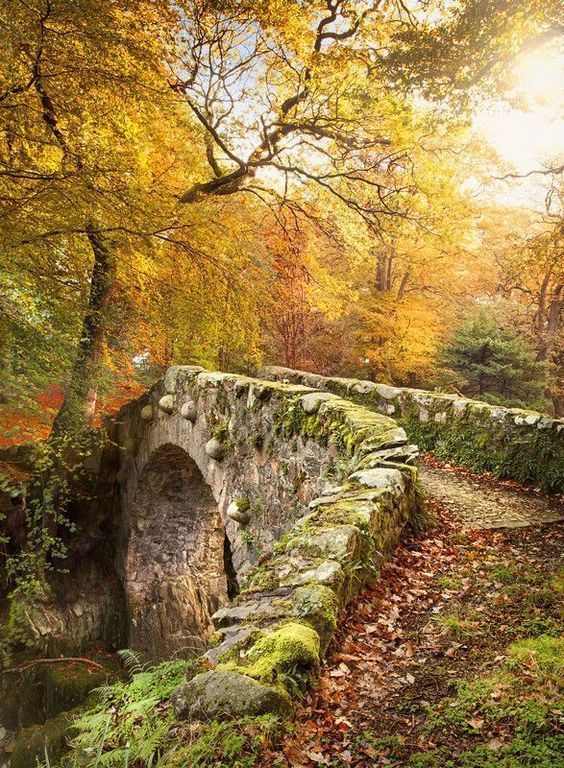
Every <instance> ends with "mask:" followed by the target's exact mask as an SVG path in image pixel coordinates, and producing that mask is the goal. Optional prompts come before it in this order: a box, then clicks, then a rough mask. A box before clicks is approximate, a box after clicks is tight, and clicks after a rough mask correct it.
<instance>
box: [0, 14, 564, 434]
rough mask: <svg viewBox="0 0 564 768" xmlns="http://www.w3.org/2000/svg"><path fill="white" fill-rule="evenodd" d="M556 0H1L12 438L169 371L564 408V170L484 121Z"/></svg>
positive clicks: (67, 421)
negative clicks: (373, 383) (341, 378)
mask: <svg viewBox="0 0 564 768" xmlns="http://www.w3.org/2000/svg"><path fill="white" fill-rule="evenodd" d="M559 6H560V3H558V2H555V1H554V0H544V1H543V2H538V0H523V1H522V2H508V1H507V0H463V1H462V0H461V2H442V1H441V0H413V2H404V1H403V0H377V1H376V2H373V3H359V2H356V0H308V1H307V2H303V3H298V2H295V0H260V1H258V2H244V1H242V2H223V1H220V0H218V1H217V2H213V1H210V2H207V1H206V0H197V1H196V2H184V0H180V2H175V3H169V2H167V1H166V0H111V1H108V0H75V1H74V2H68V1H65V0H29V2H21V0H5V1H4V2H3V3H2V9H1V10H0V49H1V50H2V51H4V52H6V53H7V54H8V55H3V56H2V57H1V60H0V283H1V286H2V290H1V293H0V358H1V360H2V377H1V381H0V440H1V442H2V444H4V445H6V444H10V443H14V442H21V441H22V440H29V439H32V438H37V437H43V436H46V435H47V434H48V433H49V431H50V429H51V425H52V422H53V419H54V418H55V417H56V420H55V431H57V430H59V431H60V430H66V429H69V428H71V427H75V426H79V427H80V426H81V425H82V424H84V423H92V421H93V420H94V423H96V422H97V420H98V419H99V416H100V414H102V413H105V412H113V411H115V410H116V409H117V408H118V407H119V405H120V404H121V403H123V402H125V401H126V400H128V399H131V398H132V397H134V396H135V395H136V394H137V393H138V392H140V391H142V390H143V389H145V388H146V387H147V386H148V384H149V383H151V382H152V381H154V380H155V379H156V378H158V377H159V376H160V375H161V374H162V372H163V371H164V369H165V368H166V367H167V366H169V365H170V364H172V363H195V364H201V365H203V366H206V367H209V368H212V369H222V370H231V371H237V372H253V371H254V370H255V369H256V368H257V366H258V365H260V364H263V363H278V364H283V365H287V366H291V367H297V368H303V369H310V370H314V371H317V372H320V373H323V374H337V373H338V374H340V375H349V376H356V377H362V378H370V379H375V380H378V381H381V382H388V383H394V384H399V385H407V386H414V387H425V388H434V387H440V388H443V389H445V390H446V391H454V392H464V393H465V394H469V395H471V396H474V397H477V398H482V399H483V398H485V399H489V400H492V401H494V402H502V403H505V404H509V405H525V406H529V407H535V408H538V409H542V410H546V411H549V412H551V413H553V414H556V415H562V413H563V411H564V399H563V398H564V396H563V386H564V384H563V373H562V369H563V357H562V354H563V353H562V350H563V344H562V341H563V332H562V301H563V283H564V277H563V260H562V241H563V240H562V235H563V229H562V200H563V187H562V167H561V166H560V165H559V161H558V158H553V157H547V158H546V162H543V163H542V164H540V165H538V166H535V167H532V168H531V169H530V171H527V173H523V174H520V173H516V172H515V169H514V168H512V167H510V166H509V165H508V163H507V162H506V161H504V160H503V159H500V158H499V157H498V156H496V153H495V151H494V149H493V148H492V146H490V145H489V144H488V142H485V141H484V140H483V137H481V136H480V135H478V134H477V132H476V130H475V127H474V123H473V115H474V114H475V113H476V110H478V109H483V108H484V105H487V104H488V103H489V102H491V101H492V99H497V100H507V101H509V102H510V103H515V102H519V106H520V108H522V109H535V106H536V105H535V104H534V103H533V102H531V103H527V97H526V95H523V93H519V91H518V90H515V85H516V83H515V80H514V78H513V79H512V74H511V72H512V70H511V66H512V63H514V62H515V60H516V59H518V58H519V57H522V56H525V55H527V54H528V52H530V51H531V50H537V49H539V48H540V49H541V50H542V49H543V46H548V47H549V48H550V46H552V45H554V42H555V41H557V40H558V38H559V36H560V35H561V32H562V28H563V27H562V18H561V8H560V7H559ZM554 88H557V83H554ZM520 176H525V177H526V181H527V182H528V181H531V180H532V181H534V183H535V185H536V187H535V194H534V195H533V196H532V197H531V199H530V200H527V201H525V202H523V199H521V198H520V197H519V194H517V193H516V194H515V195H513V197H512V192H511V190H514V189H516V188H518V189H520V186H519V185H520V184H522V183H523V182H524V179H523V178H519V177H520ZM531 200H532V201H533V202H531ZM57 414H58V415H57Z"/></svg>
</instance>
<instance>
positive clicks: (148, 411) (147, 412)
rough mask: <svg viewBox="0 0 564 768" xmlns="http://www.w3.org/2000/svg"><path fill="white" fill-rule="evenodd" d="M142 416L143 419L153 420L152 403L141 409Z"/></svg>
mask: <svg viewBox="0 0 564 768" xmlns="http://www.w3.org/2000/svg"><path fill="white" fill-rule="evenodd" d="M141 418H142V419H143V421H151V419H152V418H153V406H152V405H146V406H145V407H144V408H142V409H141Z"/></svg>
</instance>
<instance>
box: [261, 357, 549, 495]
mask: <svg viewBox="0 0 564 768" xmlns="http://www.w3.org/2000/svg"><path fill="white" fill-rule="evenodd" d="M260 374H261V375H262V376H264V377H265V378H268V379H272V380H275V381H284V382H288V383H290V382H291V383H293V384H308V385H309V386H313V387H316V388H318V389H320V390H324V391H329V392H333V393H335V394H337V395H340V396H342V397H345V398H349V397H350V398H351V399H353V400H354V401H355V402H358V403H361V404H362V405H363V406H365V407H366V408H369V409H371V410H373V411H376V412H379V413H385V414H391V413H393V414H394V417H396V418H398V420H401V422H402V423H403V425H404V426H405V428H406V429H407V431H408V433H409V435H410V437H411V438H412V440H415V441H417V442H418V443H419V445H420V448H421V449H422V450H432V449H435V450H436V451H437V454H438V456H439V458H442V459H449V460H451V461H453V462H455V463H456V464H459V465H463V466H467V467H469V468H470V469H473V470H475V471H478V472H483V471H485V470H488V471H490V472H492V473H493V474H495V475H496V476H497V477H501V478H504V477H507V478H513V479H514V480H517V481H519V482H520V483H523V484H528V485H534V486H538V487H540V488H541V489H543V490H547V491H550V492H553V493H556V494H561V493H564V471H563V469H562V468H563V467H564V420H562V419H551V418H550V417H549V416H547V415H543V414H540V413H536V412H534V411H527V410H522V409H517V408H504V407H502V406H498V405H491V404H489V403H482V402H478V401H474V400H469V399H467V398H464V397H459V396H458V395H454V394H443V393H439V392H425V391H423V390H418V389H409V388H405V387H389V386H387V385H385V384H375V383H373V382H366V381H359V380H357V379H344V378H334V377H332V378H328V377H324V376H317V375H313V374H310V373H308V372H306V371H294V370H290V369H288V368H279V367H267V368H263V369H262V370H261V371H260ZM422 425H424V426H423V427H422ZM538 430H541V431H542V437H539V435H538ZM389 447H392V446H389ZM389 458H390V459H391V460H393V461H397V458H396V456H393V455H392V456H390V457H389ZM398 458H399V457H398Z"/></svg>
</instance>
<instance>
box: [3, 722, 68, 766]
mask: <svg viewBox="0 0 564 768" xmlns="http://www.w3.org/2000/svg"><path fill="white" fill-rule="evenodd" d="M75 714H76V711H73V712H63V713H62V714H60V715H57V716H56V717H52V718H50V719H49V720H47V721H46V722H45V724H44V725H32V726H30V727H28V728H24V729H23V730H22V731H20V733H19V734H18V737H17V739H16V744H15V747H14V751H13V752H12V757H11V761H10V766H11V768H36V766H37V764H38V763H40V764H43V763H44V762H45V750H47V754H48V755H49V762H50V763H51V765H53V764H54V763H55V762H56V761H58V760H59V759H60V758H61V756H62V755H63V754H64V752H65V751H66V749H67V741H66V738H65V736H66V732H67V730H68V728H69V726H70V725H71V723H72V721H73V717H74V715H75Z"/></svg>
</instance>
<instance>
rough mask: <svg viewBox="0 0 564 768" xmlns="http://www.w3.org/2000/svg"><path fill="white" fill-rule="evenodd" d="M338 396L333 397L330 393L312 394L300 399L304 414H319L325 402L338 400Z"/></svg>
mask: <svg viewBox="0 0 564 768" xmlns="http://www.w3.org/2000/svg"><path fill="white" fill-rule="evenodd" d="M336 397H337V395H332V394H331V393H330V392H311V393H310V394H307V395H303V397H300V402H301V404H302V408H303V409H304V413H307V414H308V415H310V414H312V413H317V411H318V410H319V406H320V405H321V403H322V402H323V401H324V400H331V399H334V398H336Z"/></svg>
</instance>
